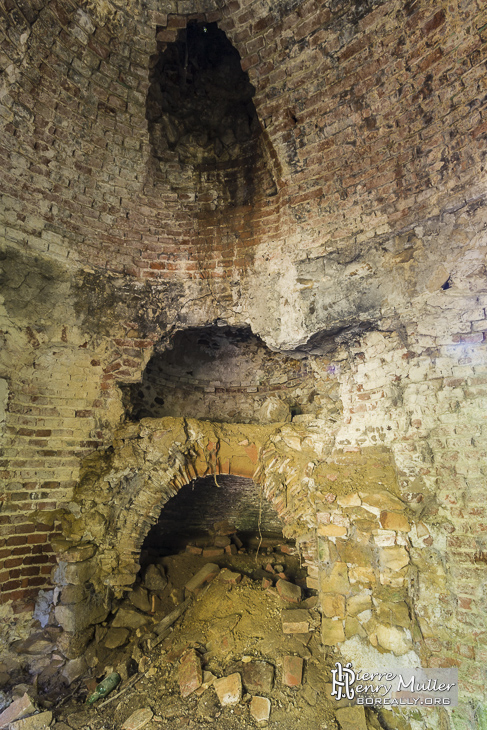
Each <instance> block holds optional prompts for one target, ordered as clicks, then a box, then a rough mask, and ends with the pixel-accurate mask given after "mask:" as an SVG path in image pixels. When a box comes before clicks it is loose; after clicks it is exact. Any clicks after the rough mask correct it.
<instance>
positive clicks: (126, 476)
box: [54, 418, 425, 656]
mask: <svg viewBox="0 0 487 730" xmlns="http://www.w3.org/2000/svg"><path fill="white" fill-rule="evenodd" d="M315 438H316V432H314V431H313V429H312V428H311V429H306V428H304V427H303V426H298V425H292V424H274V425H272V426H259V425H248V424H215V423H211V422H209V421H198V420H195V419H181V418H163V419H143V420H142V422H141V423H140V424H137V425H130V426H125V427H123V428H122V429H121V430H120V431H119V432H118V434H117V437H116V439H115V441H114V443H113V448H112V453H110V454H106V455H97V456H95V457H92V458H89V459H88V460H87V461H86V463H85V467H84V474H83V476H82V478H81V480H80V483H79V487H78V489H77V490H76V492H75V495H74V502H75V505H73V504H72V505H71V513H70V514H66V515H64V516H63V517H62V522H63V532H64V535H63V537H62V538H61V539H59V540H57V541H56V547H57V549H58V551H59V552H58V560H59V564H58V568H57V570H56V572H55V576H54V577H55V581H56V583H57V585H58V598H57V607H56V609H55V613H56V617H57V619H58V620H59V622H60V624H61V625H62V626H63V628H64V629H65V631H66V632H67V634H68V638H67V639H65V640H64V641H65V642H66V641H69V635H72V636H73V640H74V637H77V638H76V639H75V642H76V644H77V646H78V650H79V649H80V646H81V648H82V645H80V642H79V632H85V634H86V637H87V638H89V636H90V634H89V632H88V633H86V630H87V629H89V628H90V627H91V626H93V624H96V623H99V622H100V621H103V620H104V619H105V618H106V617H107V615H108V613H109V611H110V609H111V608H113V607H114V606H115V605H116V603H117V599H119V598H121V597H122V596H123V595H124V593H125V592H126V591H127V590H130V589H131V586H132V584H133V582H134V579H135V576H136V574H137V572H138V570H139V567H140V566H139V562H138V556H139V554H140V548H141V546H142V543H143V541H144V538H145V536H146V535H147V532H148V530H149V528H150V526H151V525H152V524H154V523H155V522H156V521H157V518H158V516H159V513H160V511H161V508H163V506H164V504H165V503H166V502H167V501H168V500H169V499H170V498H171V497H173V496H174V495H175V494H176V493H177V491H178V490H179V489H180V488H181V487H182V486H184V485H185V484H187V483H189V482H191V481H192V480H194V479H196V478H197V477H202V476H207V475H213V476H214V478H215V479H217V477H218V475H220V474H233V475H236V476H243V477H247V478H252V479H253V480H254V481H255V482H256V483H257V484H258V485H260V486H261V487H262V492H263V495H264V496H265V498H266V499H267V500H269V502H270V503H271V504H272V506H273V507H274V508H275V509H276V511H277V513H278V515H279V517H280V519H281V521H282V524H283V534H284V536H285V537H292V538H294V539H295V540H296V543H297V545H298V548H299V552H300V554H301V556H302V559H303V561H304V564H305V565H306V566H307V568H308V579H307V585H308V587H309V588H313V589H315V590H318V592H319V596H320V603H321V605H322V608H323V619H322V638H323V642H324V644H326V645H340V644H342V643H343V642H345V641H346V640H350V639H352V638H353V637H356V638H359V639H360V640H365V641H366V642H367V641H368V642H370V643H371V644H372V645H373V646H379V647H380V648H381V649H382V650H383V651H384V650H385V651H389V652H394V653H395V654H397V655H399V656H402V655H403V654H406V653H408V652H412V651H413V648H414V649H416V651H419V652H420V653H421V654H424V652H425V647H424V646H423V645H422V643H421V637H422V634H421V631H420V629H419V626H418V623H417V617H416V614H415V609H414V607H413V603H412V601H413V593H411V592H410V590H409V588H410V583H411V576H412V572H411V571H412V570H413V566H412V565H411V563H410V555H409V549H410V541H409V539H408V537H407V533H409V532H410V531H411V530H412V529H413V525H412V524H410V522H409V521H408V517H407V516H406V513H405V509H406V505H405V504H404V503H403V502H402V501H401V500H400V499H399V498H398V497H397V496H396V494H395V493H396V492H397V484H396V481H395V474H394V466H393V463H392V461H391V457H390V454H388V453H387V451H382V452H380V450H379V451H377V450H375V451H371V452H370V454H367V455H366V454H361V455H360V456H358V455H357V454H356V453H354V452H349V453H348V455H347V454H346V453H343V452H342V453H337V452H333V453H332V448H331V447H332V440H331V438H330V441H329V448H328V449H327V450H326V449H325V453H324V452H323V443H322V442H321V443H320V444H319V445H318V444H317V443H315V442H314V439H315ZM326 452H327V453H326ZM337 469H338V473H337V472H336V470H337ZM378 480H379V484H380V486H378V484H377V481H378ZM74 515H77V518H74ZM58 517H59V515H58ZM413 572H414V571H413ZM76 584H78V585H79V584H83V585H84V586H85V587H86V588H87V589H88V590H87V592H86V593H87V595H90V596H91V598H89V599H88V600H86V599H85V600H84V601H79V602H76V601H75V599H73V595H74V593H73V591H69V590H65V588H69V586H70V585H76ZM77 635H78V636H77Z"/></svg>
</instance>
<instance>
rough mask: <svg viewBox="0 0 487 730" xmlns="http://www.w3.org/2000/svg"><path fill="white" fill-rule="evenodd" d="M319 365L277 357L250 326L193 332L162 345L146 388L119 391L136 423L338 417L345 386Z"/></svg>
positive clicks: (304, 358)
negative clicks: (143, 420)
mask: <svg viewBox="0 0 487 730" xmlns="http://www.w3.org/2000/svg"><path fill="white" fill-rule="evenodd" d="M163 347H165V349H163ZM312 361H313V362H312ZM315 361H316V358H314V357H313V356H309V355H305V354H304V353H299V357H291V356H290V355H289V354H285V353H280V352H273V351H271V350H270V349H269V348H268V347H267V346H266V344H265V343H264V342H263V341H262V340H261V338H260V337H258V336H257V335H254V334H253V332H252V330H251V329H250V327H232V326H227V325H225V326H219V325H210V326H208V327H197V328H196V327H194V328H190V329H187V330H181V331H178V332H176V333H175V334H174V335H173V337H172V338H171V340H170V341H169V343H163V344H162V343H161V345H160V347H159V348H158V350H157V351H156V352H155V353H154V355H153V356H152V358H151V359H150V361H149V362H148V364H147V367H146V369H145V371H144V373H143V375H142V378H141V381H140V382H139V383H131V384H123V383H121V384H120V387H121V389H122V391H123V393H124V404H125V410H126V414H127V417H128V418H129V419H130V420H132V421H138V420H140V419H141V418H163V417H165V416H174V417H180V416H183V417H192V418H201V419H205V420H211V421H219V422H234V423H277V422H281V423H282V422H285V421H291V420H296V417H298V418H297V420H298V421H299V418H300V417H304V418H307V417H311V418H312V417H314V416H316V415H318V414H320V413H321V414H323V413H325V414H326V417H327V418H331V419H336V418H337V417H338V416H339V414H340V399H339V391H338V382H337V380H336V378H334V377H333V376H331V375H330V374H328V373H327V372H326V370H325V369H324V368H321V370H317V369H316V368H315V367H314V365H315V364H316V363H315Z"/></svg>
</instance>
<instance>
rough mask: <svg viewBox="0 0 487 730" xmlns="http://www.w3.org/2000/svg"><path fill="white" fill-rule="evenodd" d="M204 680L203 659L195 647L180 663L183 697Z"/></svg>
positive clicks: (180, 682) (180, 686) (180, 685)
mask: <svg viewBox="0 0 487 730" xmlns="http://www.w3.org/2000/svg"><path fill="white" fill-rule="evenodd" d="M202 682H203V672H202V669H201V659H200V657H199V656H198V654H197V653H196V651H195V650H194V649H190V651H188V652H187V653H186V654H185V655H184V656H183V657H182V659H181V663H180V665H179V689H180V692H181V697H188V696H189V695H190V694H192V693H193V692H194V691H195V690H196V689H198V687H199V686H200V685H201V684H202Z"/></svg>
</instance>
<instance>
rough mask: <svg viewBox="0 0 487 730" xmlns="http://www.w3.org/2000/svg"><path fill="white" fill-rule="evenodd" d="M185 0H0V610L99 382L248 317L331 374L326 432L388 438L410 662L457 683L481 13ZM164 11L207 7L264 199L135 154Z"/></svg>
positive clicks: (480, 308)
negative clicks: (190, 335) (231, 65)
mask: <svg viewBox="0 0 487 730" xmlns="http://www.w3.org/2000/svg"><path fill="white" fill-rule="evenodd" d="M186 5H187V4H186V3H184V6H185V7H183V4H179V5H176V3H169V2H168V3H166V4H163V5H161V4H158V7H157V8H155V7H152V6H150V5H148V6H146V7H144V8H143V9H142V8H140V7H139V6H138V5H135V4H134V5H132V6H131V7H130V12H127V14H126V15H124V14H122V13H120V12H119V11H117V12H118V17H115V16H116V15H117V12H115V11H114V14H113V15H112V16H108V15H106V14H105V15H104V14H102V13H101V11H100V9H99V8H98V7H97V6H90V7H88V8H84V9H80V8H78V7H77V6H76V5H75V4H71V3H70V2H63V3H62V4H61V3H49V4H46V5H43V4H42V3H41V2H31V3H23V4H22V9H20V6H19V7H18V8H12V9H11V10H9V11H7V9H6V8H3V9H2V17H3V19H4V26H5V32H4V34H3V36H2V39H1V46H0V65H1V68H2V70H3V71H4V73H3V78H2V82H1V83H2V87H1V98H0V120H1V127H2V133H1V134H2V137H1V147H0V155H1V158H2V164H1V170H0V180H1V191H2V192H1V206H0V239H1V242H2V250H4V251H5V253H4V254H2V261H1V263H2V269H3V270H4V272H5V273H4V278H3V282H2V297H3V301H2V304H1V307H2V309H1V316H2V324H1V326H0V329H1V337H2V350H1V353H0V378H1V380H0V386H1V387H0V429H1V432H0V433H1V434H2V449H3V451H2V462H1V469H2V472H1V476H2V478H3V479H4V482H5V485H6V487H5V490H4V492H2V497H1V499H2V500H3V509H2V513H1V514H0V529H1V540H2V541H3V542H2V545H1V546H0V558H1V560H2V561H4V562H3V570H2V571H1V573H0V580H2V583H3V589H4V590H3V591H2V600H3V601H7V602H10V601H14V602H19V601H20V603H19V604H18V605H17V608H16V610H20V609H21V608H22V607H23V608H25V605H26V604H25V601H26V599H32V598H34V596H35V593H36V591H37V590H38V588H40V587H48V586H49V585H50V584H51V579H50V571H51V563H52V562H53V560H54V552H53V550H52V547H51V545H50V542H49V539H48V536H49V535H50V533H51V532H52V531H54V533H56V532H57V531H58V527H57V526H56V525H54V526H52V527H51V526H50V525H47V524H42V522H40V523H39V522H38V523H36V524H35V523H33V522H32V521H31V519H30V517H31V514H32V512H33V511H34V509H35V508H38V509H41V510H42V509H43V508H44V509H54V508H55V507H58V506H63V507H66V506H67V505H69V503H70V501H71V500H72V496H73V489H74V487H75V485H76V482H77V479H78V475H79V466H80V461H81V460H82V459H83V458H84V457H85V456H86V455H87V454H89V453H90V452H91V451H93V450H94V449H96V448H97V447H99V446H102V445H108V444H109V443H110V442H111V440H112V437H113V431H114V429H115V427H116V426H118V424H119V422H120V419H121V418H122V416H123V407H122V402H121V393H120V391H119V389H118V388H117V387H116V384H117V382H122V383H135V382H138V381H139V380H140V379H141V377H142V373H143V372H144V369H145V366H146V364H147V361H148V360H149V358H150V356H151V353H152V348H153V345H154V343H155V342H158V341H160V340H162V341H163V343H164V342H165V341H167V338H168V337H169V336H170V334H171V333H172V332H174V330H177V329H183V328H186V327H200V326H206V325H208V324H209V323H211V322H214V321H215V320H216V319H217V318H219V319H220V320H223V321H225V322H228V323H229V324H232V325H238V326H242V325H244V324H250V326H251V328H252V331H253V332H254V333H255V334H258V335H259V336H260V337H262V339H263V340H264V341H265V342H266V343H267V345H268V346H270V347H272V348H276V349H281V350H284V351H286V350H294V349H295V348H301V349H302V350H305V351H306V354H307V356H308V357H309V362H310V363H311V362H312V363H313V367H314V368H315V369H316V372H318V373H319V372H322V373H323V381H325V380H326V379H328V380H329V379H335V382H336V383H337V384H339V386H340V400H341V406H340V409H339V411H340V410H341V409H343V415H341V416H339V419H338V422H336V421H333V423H331V422H330V428H331V429H332V431H333V434H334V438H335V439H336V441H335V445H336V447H338V448H345V449H348V450H351V451H350V453H351V454H352V455H353V454H358V456H357V459H358V458H359V457H360V453H359V451H358V450H360V449H362V448H363V447H366V446H367V447H368V446H371V445H375V446H376V445H377V444H382V445H383V446H385V447H387V448H388V449H390V450H391V452H392V454H393V457H394V463H395V465H396V468H397V480H398V484H399V488H400V496H401V497H402V499H403V500H404V501H405V502H407V503H408V505H409V507H410V509H411V510H413V512H414V514H415V515H416V516H417V520H418V523H421V524H424V526H425V527H424V532H422V531H421V530H422V529H423V528H420V532H417V531H416V532H414V531H413V532H412V533H409V534H408V537H407V540H408V541H410V543H411V545H410V547H411V556H412V561H413V564H415V565H417V567H418V570H419V576H420V578H419V581H418V582H417V584H416V586H415V591H416V593H417V595H416V604H415V605H416V606H417V611H418V615H419V618H420V626H421V630H422V631H423V637H424V640H425V643H426V644H427V645H428V647H429V650H430V651H431V652H432V657H431V659H430V660H429V661H430V662H431V663H432V664H435V663H436V664H437V665H438V666H447V665H450V664H460V670H461V676H462V692H463V696H464V697H470V698H472V699H478V698H479V697H482V696H483V694H484V686H485V676H484V674H483V662H485V658H486V648H485V626H484V623H483V622H484V616H485V608H486V606H485V578H483V577H482V576H485V555H486V552H487V546H486V544H485V539H486V538H485V524H484V521H485V506H484V501H485V486H484V482H485V470H486V459H485V454H486V446H487V444H486V432H485V425H484V423H483V420H484V419H483V414H484V412H485V402H486V400H485V393H486V385H487V380H486V378H487V374H486V370H485V369H486V362H487V358H486V353H485V348H486V344H485V343H486V337H485V332H486V331H487V326H486V323H485V320H486V316H485V308H486V306H487V288H486V284H485V281H486V279H485V273H486V271H485V255H486V248H487V239H486V235H485V228H486V223H487V216H486V208H485V172H484V164H485V151H486V136H487V126H486V125H487V122H486V120H485V94H486V90H485V84H486V82H485V78H486V76H485V57H486V50H487V36H486V30H485V28H486V24H487V16H486V8H485V6H484V4H483V3H481V2H472V0H469V2H460V1H459V0H458V1H456V2H450V3H446V2H439V3H435V4H434V7H433V6H432V4H431V3H428V2H426V0H424V2H422V1H421V0H418V1H417V2H415V3H410V2H408V3H400V2H396V1H394V2H387V3H381V2H370V3H362V4H360V3H354V2H353V3H352V2H349V3H337V2H334V1H333V2H332V1H330V2H325V3H322V4H318V3H315V2H313V0H309V1H308V2H305V3H296V4H294V5H291V4H286V3H272V4H268V3H265V2H248V3H246V2H238V0H232V2H229V3H227V4H225V5H222V6H221V7H220V5H218V7H217V6H216V4H215V6H211V7H209V6H205V7H203V5H201V6H200V4H199V3H196V2H195V4H194V6H193V5H192V6H191V8H188V7H186ZM106 7H109V6H106ZM192 13H193V15H192ZM189 18H194V19H196V20H200V21H202V22H213V21H217V22H218V24H219V27H221V28H222V29H223V30H225V32H226V33H227V35H228V37H229V39H230V40H231V41H232V43H233V45H234V46H235V48H237V50H238V51H239V53H240V55H241V58H242V68H243V69H244V70H246V71H248V73H249V78H250V81H251V83H252V84H253V85H254V87H255V89H256V92H255V96H254V103H255V107H256V109H257V114H258V117H259V120H260V124H261V127H262V133H261V137H260V140H261V141H260V142H259V145H260V146H259V155H260V157H259V159H258V160H257V161H256V166H255V170H254V171H255V175H256V179H258V180H260V181H261V183H260V184H261V185H262V186H264V181H267V182H268V181H269V179H270V178H272V180H273V183H274V189H272V190H270V188H265V186H264V187H262V188H261V189H259V188H257V189H256V190H255V191H254V192H253V197H252V199H251V200H248V201H247V202H246V204H245V205H238V204H235V205H223V206H218V205H216V203H215V200H217V197H218V196H217V195H216V193H215V190H214V189H213V188H212V178H211V175H210V176H209V178H205V176H203V177H201V175H200V174H199V173H198V171H197V170H196V169H195V168H193V167H192V166H191V165H188V163H187V162H182V161H181V160H180V159H179V157H178V156H177V153H176V151H174V150H173V151H172V152H171V150H168V151H167V157H166V158H165V159H163V160H162V161H161V160H160V159H155V157H154V155H153V149H152V147H151V141H150V138H149V132H148V127H147V121H146V118H145V115H146V96H147V91H148V88H149V69H150V67H152V65H153V64H154V63H155V61H156V56H157V54H158V53H159V52H160V51H161V50H163V48H164V45H165V44H166V43H168V42H171V41H174V40H175V39H176V36H177V33H178V31H179V29H180V28H182V27H184V26H185V25H186V22H187V20H188V19H189ZM175 180H176V181H178V182H177V184H175V183H174V181H175ZM265 184H266V185H267V183H265ZM183 188H184V190H183ZM271 192H272V194H270V193H271ZM233 202H234V203H235V202H236V203H238V200H237V201H233ZM212 408H213V411H214V410H215V409H216V405H213V406H212ZM317 415H321V416H322V417H324V419H325V420H326V418H327V416H328V413H327V412H326V413H325V412H322V413H321V414H320V413H318V414H317ZM322 439H323V440H324V441H326V443H328V441H327V440H326V438H325V437H324V436H323V437H322ZM318 441H319V438H318ZM350 468H351V470H352V472H353V470H354V467H353V466H351V467H350ZM337 473H338V472H337ZM334 474H335V472H334V471H333V469H332V468H331V469H330V472H329V475H330V477H327V476H326V475H325V476H324V477H323V479H325V480H326V479H328V481H330V484H332V483H333V475H334ZM357 493H358V490H357ZM330 519H331V518H330ZM420 533H421V534H420ZM337 539H338V538H337ZM342 562H346V561H342ZM421 575H423V576H424V575H429V576H430V577H429V578H428V579H427V580H424V579H422V578H421ZM432 575H434V576H435V577H434V579H433V578H432V577H431V576H432ZM9 605H10V603H9ZM13 605H15V604H13ZM428 627H430V629H431V635H428V631H429V629H428ZM345 643H346V642H345ZM464 712H465V713H466V717H467V720H466V722H467V721H470V720H471V717H470V719H469V716H468V712H470V710H468V708H467V709H465V710H464ZM472 717H473V716H472ZM472 722H473V720H472Z"/></svg>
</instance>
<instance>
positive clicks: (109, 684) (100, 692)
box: [86, 672, 121, 705]
mask: <svg viewBox="0 0 487 730" xmlns="http://www.w3.org/2000/svg"><path fill="white" fill-rule="evenodd" d="M120 679H121V677H120V674H117V673H116V672H112V673H111V674H109V675H108V677H105V679H104V680H103V682H100V684H98V685H97V687H96V689H95V691H94V692H93V694H92V695H91V697H88V699H87V700H86V703H87V704H88V705H93V704H94V703H95V702H96V701H97V700H99V699H100V698H101V697H105V696H106V695H107V694H109V693H110V692H111V691H112V690H113V689H115V687H116V686H117V684H119V682H120Z"/></svg>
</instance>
